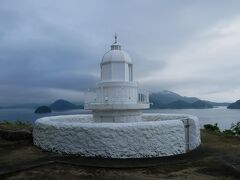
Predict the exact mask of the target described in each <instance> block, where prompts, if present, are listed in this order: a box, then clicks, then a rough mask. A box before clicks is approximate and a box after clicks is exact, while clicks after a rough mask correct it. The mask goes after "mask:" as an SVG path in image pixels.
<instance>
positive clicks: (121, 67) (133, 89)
mask: <svg viewBox="0 0 240 180" xmlns="http://www.w3.org/2000/svg"><path fill="white" fill-rule="evenodd" d="M100 67H101V80H100V82H98V83H97V85H96V92H95V93H90V92H88V93H86V95H85V109H89V110H92V111H93V119H94V121H95V122H137V121H141V117H142V111H141V110H142V109H148V108H149V100H148V93H147V92H146V91H143V90H140V89H139V87H138V83H137V82H135V81H134V80H133V64H132V60H131V58H130V57H129V55H128V54H127V53H126V52H125V51H123V50H122V49H121V45H119V44H118V43H117V36H116V35H115V42H114V43H113V44H112V45H111V50H110V51H108V52H107V53H105V54H104V56H103V58H102V62H101V64H100Z"/></svg>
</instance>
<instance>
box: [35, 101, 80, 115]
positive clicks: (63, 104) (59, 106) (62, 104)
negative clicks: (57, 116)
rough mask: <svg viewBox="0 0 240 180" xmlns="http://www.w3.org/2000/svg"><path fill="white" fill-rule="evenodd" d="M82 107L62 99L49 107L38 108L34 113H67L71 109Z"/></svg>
mask: <svg viewBox="0 0 240 180" xmlns="http://www.w3.org/2000/svg"><path fill="white" fill-rule="evenodd" d="M83 108H84V107H83V105H76V104H73V103H71V102H69V101H66V100H64V99H58V100H56V101H55V102H53V103H52V104H51V105H50V106H39V107H37V109H36V110H35V113H50V112H52V111H67V110H73V109H83Z"/></svg>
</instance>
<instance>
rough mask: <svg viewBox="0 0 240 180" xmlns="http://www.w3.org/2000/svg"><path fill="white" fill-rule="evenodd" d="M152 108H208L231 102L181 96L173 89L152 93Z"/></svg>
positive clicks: (150, 97)
mask: <svg viewBox="0 0 240 180" xmlns="http://www.w3.org/2000/svg"><path fill="white" fill-rule="evenodd" d="M149 101H150V103H151V106H150V107H151V108H152V109H206V108H213V107H214V106H227V105H229V104H230V103H216V102H211V101H205V100H201V99H198V98H196V97H186V96H181V95H179V94H177V93H174V92H171V91H166V90H165V91H160V92H156V93H151V94H150V96H149Z"/></svg>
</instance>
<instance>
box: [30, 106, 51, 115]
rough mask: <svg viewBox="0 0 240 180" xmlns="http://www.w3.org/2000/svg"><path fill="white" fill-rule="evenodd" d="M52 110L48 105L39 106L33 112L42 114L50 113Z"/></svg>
mask: <svg viewBox="0 0 240 180" xmlns="http://www.w3.org/2000/svg"><path fill="white" fill-rule="evenodd" d="M51 112H52V110H51V108H50V107H48V106H39V107H38V108H37V109H36V110H35V112H34V113H36V114H43V113H51Z"/></svg>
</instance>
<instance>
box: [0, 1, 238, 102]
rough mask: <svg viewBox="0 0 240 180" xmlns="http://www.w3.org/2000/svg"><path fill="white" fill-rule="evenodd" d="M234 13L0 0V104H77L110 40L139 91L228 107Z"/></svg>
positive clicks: (232, 9)
mask: <svg viewBox="0 0 240 180" xmlns="http://www.w3.org/2000/svg"><path fill="white" fill-rule="evenodd" d="M239 8H240V3H239V1H231V2H226V1H217V0H216V1H187V0H186V1H177V0H176V1H164V0H162V1H157V0H150V1H149V0H148V1H147V0H146V1H134V0H133V1H127V0H125V1H110V0H106V1H97V0H93V1H84V2H83V1H77V0H71V1H63V0H53V1H47V0H43V1H31V0H23V1H17V0H13V1H8V0H3V1H1V2H0V27H1V28H0V92H1V97H0V101H1V104H8V103H19V101H25V102H39V101H48V100H49V99H54V98H69V100H76V99H77V98H79V99H81V98H82V96H83V91H85V90H86V89H88V88H92V87H94V86H95V83H96V81H97V80H98V78H99V63H100V61H101V58H102V55H103V54H104V53H105V52H106V51H107V50H108V49H109V45H110V44H111V43H112V41H113V38H112V37H113V34H114V32H117V33H118V34H119V41H120V43H121V44H122V45H123V49H125V50H126V51H128V52H129V54H130V56H131V57H132V59H133V62H134V68H135V69H134V72H135V78H136V80H139V81H140V83H141V84H142V86H143V87H145V88H147V89H149V90H152V91H157V90H162V89H169V90H172V91H176V92H179V93H182V94H184V95H191V96H198V97H200V98H205V99H210V100H216V101H223V100H224V101H233V100H234V99H235V98H239V96H240V93H239V92H240V87H239V86H238V84H239V82H238V80H236V78H234V77H236V76H239V75H240V74H239V71H238V70H239V67H240V65H239V63H238V62H237V61H236V59H239V58H240V57H239V55H238V52H239V48H238V47H240V46H239V42H240V34H239V33H238V32H239V30H240V26H239V23H238V22H239V21H240V19H239V17H240V13H239ZM221 44H222V46H220V45H221ZM233 89H234V90H233ZM228 94H231V95H232V96H230V95H228Z"/></svg>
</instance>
